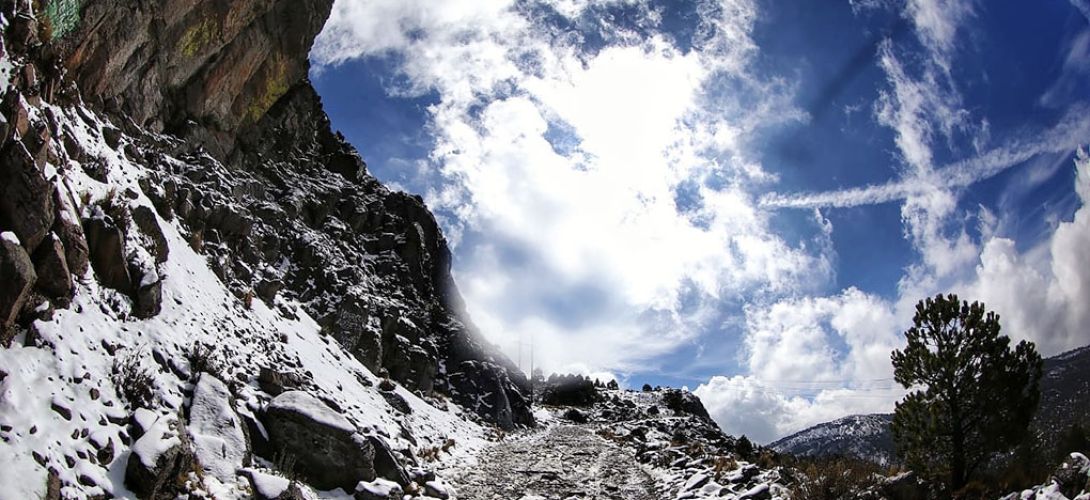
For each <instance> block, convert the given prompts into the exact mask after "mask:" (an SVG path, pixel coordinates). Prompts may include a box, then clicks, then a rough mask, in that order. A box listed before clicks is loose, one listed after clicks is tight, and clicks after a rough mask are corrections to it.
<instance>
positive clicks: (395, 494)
mask: <svg viewBox="0 0 1090 500" xmlns="http://www.w3.org/2000/svg"><path fill="white" fill-rule="evenodd" d="M403 496H404V490H402V489H401V485H399V484H397V483H395V482H393V481H389V480H386V479H375V480H374V481H367V482H361V483H359V484H358V485H357V486H356V493H355V495H354V498H355V500H401V499H402V497H403Z"/></svg>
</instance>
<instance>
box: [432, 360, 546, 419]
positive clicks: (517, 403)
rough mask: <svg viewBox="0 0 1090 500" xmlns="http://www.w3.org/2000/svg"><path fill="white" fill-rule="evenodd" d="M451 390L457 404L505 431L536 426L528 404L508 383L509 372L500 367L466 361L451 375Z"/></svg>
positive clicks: (512, 385) (516, 389)
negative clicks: (519, 426)
mask: <svg viewBox="0 0 1090 500" xmlns="http://www.w3.org/2000/svg"><path fill="white" fill-rule="evenodd" d="M450 386H451V389H452V392H453V397H454V400H455V402H457V403H458V404H460V405H462V406H464V407H466V408H467V409H469V410H471V411H473V412H475V413H477V415H479V416H480V417H481V418H484V419H486V420H488V421H490V422H495V423H496V425H498V426H500V428H502V429H505V430H511V429H514V428H515V425H533V424H534V420H533V414H532V413H530V412H529V411H528V408H529V404H527V402H526V400H525V399H524V397H523V396H522V393H521V392H519V390H518V388H516V387H515V385H514V384H513V383H511V381H510V380H508V378H507V371H506V370H504V369H503V367H501V366H499V365H496V364H493V363H488V362H481V361H463V362H462V363H461V364H460V365H458V368H457V371H456V372H454V373H452V374H451V375H450ZM512 398H513V399H514V404H512V403H513V402H512ZM513 408H517V410H513Z"/></svg>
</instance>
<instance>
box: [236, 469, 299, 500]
mask: <svg viewBox="0 0 1090 500" xmlns="http://www.w3.org/2000/svg"><path fill="white" fill-rule="evenodd" d="M243 472H244V474H245V475H246V477H247V478H249V479H250V485H251V486H252V487H253V491H254V498H255V499H256V500H306V498H307V497H306V496H305V495H303V491H302V490H301V489H300V488H299V485H298V484H296V483H295V482H294V481H291V480H290V479H287V478H283V477H280V476H274V475H272V474H266V473H264V472H261V471H256V470H253V469H245V470H244V471H243Z"/></svg>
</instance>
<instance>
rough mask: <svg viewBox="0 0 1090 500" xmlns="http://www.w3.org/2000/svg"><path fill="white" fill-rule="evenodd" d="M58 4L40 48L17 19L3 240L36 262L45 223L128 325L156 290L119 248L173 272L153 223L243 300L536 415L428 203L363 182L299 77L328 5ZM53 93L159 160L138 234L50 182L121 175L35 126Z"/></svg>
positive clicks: (154, 299)
mask: <svg viewBox="0 0 1090 500" xmlns="http://www.w3.org/2000/svg"><path fill="white" fill-rule="evenodd" d="M57 1H59V2H64V3H65V5H68V6H74V7H75V8H74V9H67V10H68V11H74V12H75V13H76V15H75V16H74V17H65V18H63V19H61V18H57V19H54V18H52V17H50V16H55V15H56V14H55V13H52V14H51V13H48V12H43V13H42V15H43V16H44V18H43V19H42V22H43V23H47V24H48V25H49V26H50V30H48V35H47V36H48V39H42V40H39V39H38V32H39V30H38V29H37V28H36V26H35V23H36V21H35V18H34V17H33V16H30V15H29V13H19V14H20V15H22V14H27V15H22V17H20V16H15V15H14V14H16V13H14V12H13V13H12V18H13V19H14V18H18V19H20V21H19V22H13V23H12V29H11V30H10V32H9V33H7V34H6V35H5V37H6V39H7V40H8V41H9V42H11V43H10V48H11V49H12V50H18V51H20V53H22V54H27V53H28V52H27V51H29V50H31V49H33V56H32V57H30V59H29V60H30V61H31V62H32V64H30V65H28V66H27V67H28V68H30V71H31V72H32V73H34V72H36V74H37V76H36V77H35V78H31V79H27V78H22V77H20V79H19V82H16V83H15V84H14V87H15V88H16V89H18V91H17V92H10V93H9V95H8V96H6V97H5V99H4V102H3V103H0V104H2V108H3V111H4V113H3V117H4V123H3V129H4V134H3V139H4V143H3V145H2V146H0V147H2V148H3V149H0V156H2V157H3V159H4V162H3V166H2V167H0V169H2V170H3V171H2V172H0V177H2V179H0V180H3V183H0V190H4V191H5V192H4V195H5V196H3V199H2V200H0V230H12V231H14V232H15V233H16V234H17V235H18V236H19V238H20V240H21V241H22V242H23V246H24V247H25V248H26V249H27V250H28V253H31V254H33V253H34V251H35V250H36V248H37V246H38V245H39V244H40V243H41V242H42V241H44V240H45V238H46V235H47V234H48V233H49V231H50V230H52V231H53V232H54V233H56V235H57V236H58V237H59V238H60V243H61V245H62V248H63V250H64V255H65V259H64V260H65V262H66V264H67V266H68V268H69V271H70V272H71V273H74V274H76V276H77V277H82V276H84V273H85V272H86V270H87V267H88V263H89V264H90V267H92V268H93V269H94V272H95V275H96V277H97V278H98V280H99V281H100V282H101V283H102V284H103V285H104V286H106V287H109V288H113V289H115V290H118V291H120V292H122V293H124V294H126V295H129V296H130V297H132V298H133V301H134V311H133V313H134V315H136V316H137V317H149V316H152V315H155V314H156V313H158V311H159V309H160V307H161V304H160V302H161V299H162V297H161V284H160V283H159V282H158V280H155V279H150V280H149V279H145V278H146V277H148V276H151V275H150V274H149V273H148V272H147V271H148V269H139V268H134V266H132V264H133V263H132V262H127V259H129V258H130V257H131V256H132V255H131V254H132V250H133V249H132V248H126V245H129V246H130V247H131V246H132V245H133V244H139V245H141V246H143V247H144V249H145V250H147V251H148V253H150V254H151V255H153V256H154V257H155V259H154V260H155V262H156V264H162V263H163V262H164V261H166V259H168V258H169V256H168V255H167V252H166V248H167V247H166V245H165V238H164V237H163V232H162V229H163V228H160V227H158V218H160V217H161V218H162V219H163V220H166V221H169V222H171V223H172V224H177V227H178V228H179V229H180V230H181V231H182V233H183V235H184V236H185V237H187V238H188V239H189V243H190V245H191V246H192V247H193V248H194V249H196V250H198V251H199V252H202V253H204V254H205V255H206V256H207V258H208V261H209V264H210V266H211V267H212V268H213V270H214V271H215V272H216V274H217V276H218V277H219V278H220V279H221V280H222V281H223V282H224V283H225V284H226V285H227V286H228V288H229V289H230V290H231V291H232V292H234V293H235V294H236V295H237V296H238V297H239V298H245V300H251V299H252V297H253V296H254V295H256V296H258V297H259V298H261V299H262V300H264V301H266V302H267V303H270V304H273V305H275V299H276V298H277V297H278V296H283V297H285V298H288V299H291V300H294V301H297V302H298V303H300V304H302V305H303V307H304V308H305V310H306V311H307V313H309V314H310V315H311V316H312V317H314V318H315V319H317V320H318V321H319V324H320V325H321V326H322V327H323V330H324V331H325V332H326V333H328V334H329V335H331V336H333V337H334V338H335V339H337V340H338V342H340V343H341V344H342V345H343V346H344V347H345V348H347V349H348V350H349V351H350V352H352V353H353V354H354V355H355V356H356V357H357V358H358V359H359V360H360V361H361V362H362V363H363V364H364V365H365V366H367V367H368V368H369V369H370V370H372V371H373V372H380V371H382V370H385V371H387V372H389V374H390V376H391V378H392V379H394V380H396V381H397V382H399V383H401V384H402V385H404V386H406V387H407V388H408V389H410V390H418V391H421V392H422V393H425V394H427V393H431V392H432V391H439V392H444V393H453V392H454V385H453V384H452V381H451V380H450V377H451V374H450V373H447V372H444V371H442V370H441V367H442V366H446V367H458V368H457V370H458V372H459V373H460V379H459V382H458V383H459V384H462V385H463V386H464V387H463V390H462V391H461V395H460V396H459V398H460V399H458V401H462V402H466V403H467V404H468V403H470V402H472V404H474V405H476V398H475V397H473V394H471V393H468V392H466V390H475V389H473V388H477V387H482V388H483V387H489V388H491V389H492V390H496V391H499V392H497V393H493V394H492V395H491V396H490V398H491V401H490V402H489V403H488V404H489V408H488V409H484V408H477V410H476V411H478V413H479V414H481V415H482V416H483V417H484V418H487V419H490V420H493V421H496V422H501V423H503V425H505V426H512V425H532V424H533V417H532V413H531V412H530V411H529V404H528V402H527V401H526V397H525V395H526V394H528V392H529V391H528V388H529V385H528V383H527V381H526V379H525V377H524V376H523V375H522V374H521V373H519V372H518V370H517V369H516V367H515V366H514V365H513V363H511V362H510V360H507V359H506V358H505V357H504V356H502V355H501V354H499V353H498V351H497V350H496V349H495V348H494V347H492V346H490V345H489V344H487V343H486V342H484V341H483V339H481V338H480V335H479V334H478V333H477V331H476V328H475V327H474V326H473V325H472V324H471V323H470V321H469V319H468V318H467V317H466V315H465V311H464V307H463V305H462V299H461V297H460V294H459V292H458V290H457V287H456V286H455V284H454V282H453V279H452V278H451V273H450V265H451V254H450V250H449V249H448V247H447V242H446V240H445V238H444V237H443V234H442V231H441V230H440V227H439V225H438V224H437V222H436V220H435V218H434V217H433V215H432V214H431V213H430V212H429V211H428V208H427V207H426V206H425V205H424V203H423V200H422V199H421V198H420V197H419V196H413V195H409V194H405V193H396V192H391V191H390V190H388V189H387V188H385V187H384V186H382V185H381V184H380V183H379V182H378V181H377V180H376V179H375V178H374V177H372V176H371V175H370V174H369V173H368V172H367V167H366V164H365V163H364V161H363V160H362V159H361V158H360V156H359V154H357V152H356V151H355V149H354V148H353V147H352V146H351V145H349V144H347V142H346V141H345V139H344V137H343V136H342V135H341V134H339V133H335V132H334V131H333V130H332V129H331V127H330V122H329V118H328V117H327V116H326V114H325V112H324V111H323V109H322V104H321V100H320V99H319V97H318V95H317V94H316V92H315V91H314V89H313V87H312V86H311V85H310V83H309V82H308V81H307V80H306V74H307V70H308V61H307V53H308V51H309V49H310V46H311V44H312V43H313V40H314V37H315V36H316V35H317V34H318V32H319V31H320V29H321V26H322V24H323V23H324V22H325V19H326V18H327V17H328V15H329V13H330V10H331V8H332V0H314V1H307V2H299V1H296V0H253V1H247V2H223V1H219V0H153V1H151V2H146V1H138V0H118V1H114V2H86V1H80V0H57ZM19 8H23V7H19ZM9 9H11V10H14V9H15V7H10V8H9ZM43 33H45V32H43ZM5 48H6V49H7V48H9V47H5ZM72 84H75V85H72ZM24 95H25V96H27V98H24V97H23V96H24ZM30 97H33V99H31V98H30ZM43 100H44V101H47V102H54V103H57V104H61V105H62V106H63V105H64V104H66V103H76V102H84V103H89V106H91V107H94V108H97V109H98V110H99V111H101V112H103V113H104V114H105V115H106V116H107V117H108V118H109V119H110V121H111V122H112V125H104V126H101V127H100V128H99V130H97V131H93V132H94V133H100V134H101V135H102V137H103V140H104V141H105V142H106V143H108V145H109V147H111V148H113V149H115V150H116V151H119V152H121V153H123V154H124V155H125V156H126V157H128V158H129V159H130V160H131V161H134V162H136V163H139V164H141V165H143V166H145V167H147V171H148V176H147V177H146V178H144V179H142V180H141V181H140V188H141V190H142V191H143V194H144V195H146V196H147V197H148V198H150V200H151V201H152V205H153V206H154V211H153V210H149V209H147V208H141V207H139V206H135V204H134V206H133V207H132V209H131V222H132V224H131V225H132V226H134V227H135V230H134V229H133V228H131V227H130V228H126V227H120V226H124V225H125V224H123V221H122V220H120V218H117V219H118V220H111V218H109V217H99V216H97V215H91V214H89V213H87V212H88V210H87V209H86V207H83V208H82V210H84V212H83V213H82V216H83V217H80V216H79V215H77V212H76V209H75V208H74V207H77V206H79V204H77V203H75V201H74V200H73V199H71V197H72V195H71V194H69V193H67V192H61V191H60V190H57V189H55V188H54V185H53V184H52V183H49V182H45V179H44V176H43V174H42V172H44V170H43V169H42V167H43V165H44V164H45V162H47V161H51V162H52V161H54V160H57V161H56V162H54V163H59V158H60V157H66V158H67V159H74V160H77V161H79V162H80V164H81V165H82V168H83V170H84V172H85V173H87V174H88V175H90V176H91V177H92V178H94V179H97V180H99V181H100V182H104V181H106V180H108V176H109V175H111V174H113V172H109V171H108V168H109V165H108V164H107V162H105V161H103V160H100V159H97V158H94V157H93V155H92V154H91V153H89V152H88V151H83V150H82V148H81V147H80V146H79V145H78V144H77V142H76V141H74V140H73V139H72V138H71V137H68V135H69V134H66V133H65V131H64V130H61V129H57V128H56V127H52V128H51V127H48V126H45V124H43V123H32V122H34V121H35V120H33V119H32V118H34V114H32V113H28V106H35V105H36V104H34V103H35V102H41V101H43ZM143 129H148V130H151V131H155V132H164V133H166V134H167V135H152V134H146V133H145V132H144V130H143ZM16 135H18V136H19V137H25V140H18V141H16V140H12V139H11V138H12V137H15V136H16ZM166 156H170V157H172V158H175V159H180V160H182V161H181V162H177V161H168V160H167V159H166V158H165V157H166ZM8 191H10V193H9V192H8ZM138 196H139V193H132V196H130V197H127V200H124V203H129V200H135V199H137V198H138ZM7 200H20V201H19V202H18V203H15V202H10V203H8V201H7ZM5 203H7V204H5ZM126 209H127V208H126ZM107 213H108V214H109V215H114V214H113V213H111V212H107ZM65 214H67V216H65ZM69 216H75V217H69ZM81 222H82V223H81ZM136 230H138V232H137V231H136ZM282 264H283V265H282ZM144 265H146V263H144ZM51 281H52V280H51ZM58 288H59V287H58ZM466 361H472V362H474V363H472V364H468V365H463V362H466ZM473 370H480V372H479V373H474V372H473ZM467 384H468V385H467Z"/></svg>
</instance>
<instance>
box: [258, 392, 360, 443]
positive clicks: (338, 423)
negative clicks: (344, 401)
mask: <svg viewBox="0 0 1090 500" xmlns="http://www.w3.org/2000/svg"><path fill="white" fill-rule="evenodd" d="M269 408H270V409H271V408H276V409H280V410H286V411H290V412H294V413H298V414H300V415H303V416H305V417H307V418H309V419H311V420H313V421H315V422H318V423H321V424H323V425H326V426H328V427H333V428H334V429H340V430H342V431H345V432H349V433H352V432H356V427H355V426H354V425H352V423H351V422H349V421H348V419H346V418H344V417H342V416H341V415H340V414H339V413H337V412H335V411H333V409H332V408H330V407H329V406H327V405H326V404H325V403H323V402H321V401H319V400H318V398H316V397H314V396H311V395H310V394H309V393H306V392H303V391H287V392H285V393H283V394H281V395H279V396H277V397H276V399H274V400H272V402H271V403H269Z"/></svg>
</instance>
